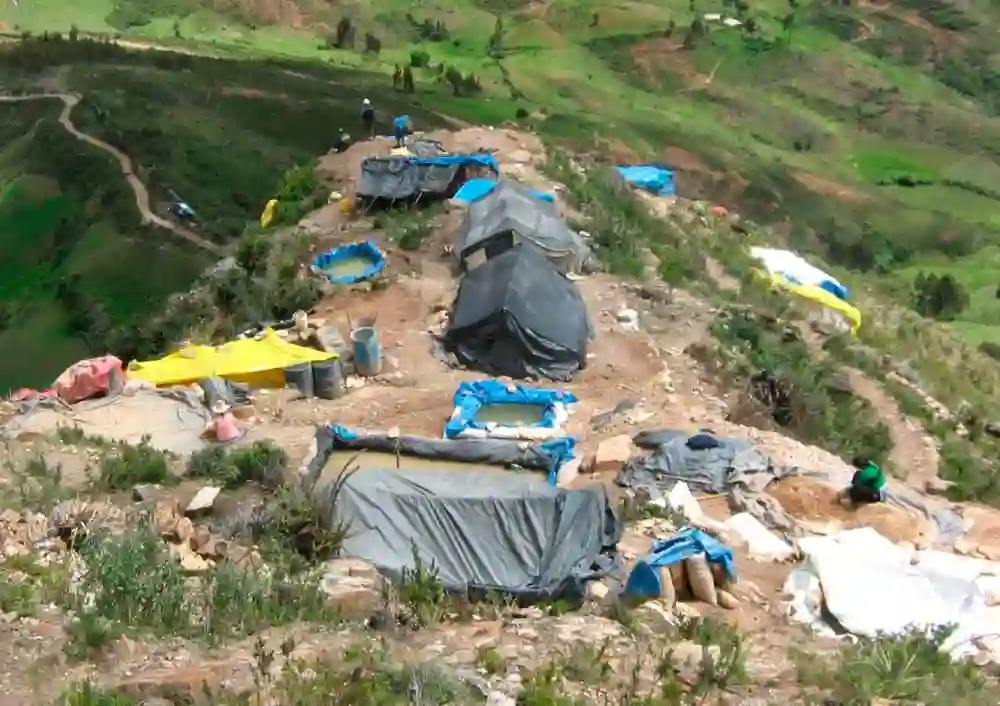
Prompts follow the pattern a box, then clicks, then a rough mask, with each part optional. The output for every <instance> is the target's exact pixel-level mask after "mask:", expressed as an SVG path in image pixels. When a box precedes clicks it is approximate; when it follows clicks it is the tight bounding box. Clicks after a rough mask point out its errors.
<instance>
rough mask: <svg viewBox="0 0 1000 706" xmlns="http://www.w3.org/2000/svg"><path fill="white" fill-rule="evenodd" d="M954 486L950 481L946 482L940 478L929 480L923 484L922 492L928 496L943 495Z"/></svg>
mask: <svg viewBox="0 0 1000 706" xmlns="http://www.w3.org/2000/svg"><path fill="white" fill-rule="evenodd" d="M952 485H954V484H953V483H952V482H951V481H946V480H943V479H941V478H929V479H928V480H927V482H926V483H924V492H926V493H927V494H928V495H944V494H945V493H947V492H948V489H949V488H951V486H952Z"/></svg>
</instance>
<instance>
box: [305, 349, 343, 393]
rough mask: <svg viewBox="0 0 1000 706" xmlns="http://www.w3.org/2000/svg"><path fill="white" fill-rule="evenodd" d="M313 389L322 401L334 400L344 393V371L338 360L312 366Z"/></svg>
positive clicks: (333, 359)
mask: <svg viewBox="0 0 1000 706" xmlns="http://www.w3.org/2000/svg"><path fill="white" fill-rule="evenodd" d="M312 376H313V388H314V390H315V392H316V396H317V397H319V398H320V399H322V400H335V399H337V398H338V397H340V396H341V395H342V394H343V392H344V371H343V368H342V367H341V365H340V358H331V359H330V360H324V361H320V362H318V363H313V364H312Z"/></svg>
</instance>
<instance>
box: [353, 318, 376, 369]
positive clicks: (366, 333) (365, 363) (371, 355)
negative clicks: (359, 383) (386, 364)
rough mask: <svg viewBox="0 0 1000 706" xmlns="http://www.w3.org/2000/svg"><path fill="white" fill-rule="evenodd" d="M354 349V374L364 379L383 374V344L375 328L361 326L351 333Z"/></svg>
mask: <svg viewBox="0 0 1000 706" xmlns="http://www.w3.org/2000/svg"><path fill="white" fill-rule="evenodd" d="M351 344H352V345H353V347H354V372H355V374H357V375H361V376H362V377H369V376H372V375H378V374H379V373H380V372H382V344H381V343H379V340H378V331H377V330H376V329H375V327H374V326H361V327H359V328H356V329H354V330H353V331H351Z"/></svg>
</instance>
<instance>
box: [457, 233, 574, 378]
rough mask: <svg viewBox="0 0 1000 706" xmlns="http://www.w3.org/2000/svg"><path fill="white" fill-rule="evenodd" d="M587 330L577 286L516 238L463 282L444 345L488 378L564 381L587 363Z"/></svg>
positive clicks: (542, 256)
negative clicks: (501, 252)
mask: <svg viewBox="0 0 1000 706" xmlns="http://www.w3.org/2000/svg"><path fill="white" fill-rule="evenodd" d="M591 335H592V328H591V326H590V319H589V317H588V316H587V306H586V304H585V303H584V301H583V297H582V296H581V294H580V290H578V289H577V287H576V285H575V284H573V282H571V281H569V280H568V279H566V278H565V277H563V276H562V275H561V274H560V273H559V272H558V271H557V270H556V269H555V266H554V265H553V264H552V263H551V262H550V261H549V260H548V259H547V258H546V257H545V255H543V254H542V252H541V251H539V250H538V249H536V248H535V247H534V246H532V245H529V244H526V243H521V244H519V245H515V246H514V247H513V248H512V249H510V250H507V251H506V252H504V253H503V254H501V255H498V256H496V257H494V258H493V259H491V260H488V261H487V262H486V263H484V264H483V265H481V266H479V267H477V268H476V269H474V270H472V271H471V272H469V274H467V275H466V276H465V277H464V278H463V279H462V283H461V285H460V286H459V289H458V296H457V297H456V298H455V303H454V305H453V306H452V312H451V323H450V325H449V327H448V330H447V331H446V332H445V335H444V347H445V350H447V351H448V352H450V353H453V354H454V355H455V356H456V357H457V358H458V361H459V362H460V363H462V364H463V365H466V366H468V367H470V368H474V369H476V370H480V371H482V372H485V373H487V374H489V375H494V376H500V375H505V376H508V377H512V378H526V377H539V378H549V379H551V380H568V379H569V378H570V377H572V376H573V374H574V373H576V372H577V371H578V370H581V369H583V368H584V367H586V361H587V344H588V342H589V340H590V338H591Z"/></svg>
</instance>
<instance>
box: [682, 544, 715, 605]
mask: <svg viewBox="0 0 1000 706" xmlns="http://www.w3.org/2000/svg"><path fill="white" fill-rule="evenodd" d="M684 566H685V569H686V570H687V577H688V585H689V586H691V593H693V594H694V597H695V598H697V599H698V600H699V601H702V602H704V603H708V605H711V606H717V605H719V596H718V592H717V591H716V589H715V580H714V579H713V578H712V570H711V569H710V568H709V566H708V559H706V558H705V555H704V554H696V555H695V556H692V557H688V558H687V559H685V560H684Z"/></svg>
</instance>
